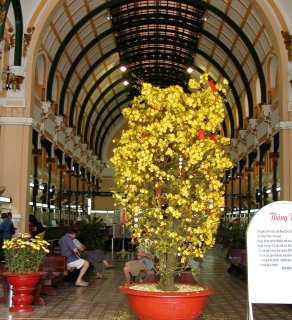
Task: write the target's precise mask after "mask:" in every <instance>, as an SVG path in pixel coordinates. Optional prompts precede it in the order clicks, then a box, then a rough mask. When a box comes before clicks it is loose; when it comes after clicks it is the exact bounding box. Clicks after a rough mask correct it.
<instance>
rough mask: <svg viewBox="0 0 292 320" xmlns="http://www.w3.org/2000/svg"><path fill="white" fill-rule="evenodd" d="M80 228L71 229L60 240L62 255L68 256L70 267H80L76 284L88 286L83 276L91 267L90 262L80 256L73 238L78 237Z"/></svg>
mask: <svg viewBox="0 0 292 320" xmlns="http://www.w3.org/2000/svg"><path fill="white" fill-rule="evenodd" d="M77 235H78V230H77V229H70V230H69V232H68V233H67V234H66V235H65V236H63V237H62V238H61V239H60V240H59V246H60V255H62V256H65V257H67V258H68V269H71V268H77V269H80V272H79V276H78V278H77V280H76V282H75V285H76V286H80V287H87V286H88V282H86V281H83V279H82V278H83V276H84V274H85V272H86V271H87V269H88V268H89V262H88V261H87V260H84V259H81V258H80V257H79V256H78V249H77V248H76V246H75V244H74V242H73V240H74V239H75V238H76V237H77Z"/></svg>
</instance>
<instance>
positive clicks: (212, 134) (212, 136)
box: [210, 133, 217, 144]
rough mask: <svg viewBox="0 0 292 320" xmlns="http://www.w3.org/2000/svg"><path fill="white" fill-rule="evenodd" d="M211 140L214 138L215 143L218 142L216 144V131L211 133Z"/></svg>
mask: <svg viewBox="0 0 292 320" xmlns="http://www.w3.org/2000/svg"><path fill="white" fill-rule="evenodd" d="M210 140H213V141H214V143H216V144H217V139H216V137H215V135H214V133H211V134H210Z"/></svg>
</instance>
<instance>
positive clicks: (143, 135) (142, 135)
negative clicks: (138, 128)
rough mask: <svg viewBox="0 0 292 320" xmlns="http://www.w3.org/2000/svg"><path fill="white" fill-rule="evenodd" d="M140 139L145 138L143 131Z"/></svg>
mask: <svg viewBox="0 0 292 320" xmlns="http://www.w3.org/2000/svg"><path fill="white" fill-rule="evenodd" d="M141 137H142V139H144V138H145V132H144V131H143V132H142V134H141Z"/></svg>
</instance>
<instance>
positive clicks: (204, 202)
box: [111, 74, 232, 290]
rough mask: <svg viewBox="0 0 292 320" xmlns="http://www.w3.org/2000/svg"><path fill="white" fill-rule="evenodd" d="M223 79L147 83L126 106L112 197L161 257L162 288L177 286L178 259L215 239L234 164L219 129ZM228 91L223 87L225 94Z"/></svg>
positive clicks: (192, 255)
mask: <svg viewBox="0 0 292 320" xmlns="http://www.w3.org/2000/svg"><path fill="white" fill-rule="evenodd" d="M224 84H227V82H226V81H224V82H223V84H216V87H215V85H214V84H213V83H212V87H211V86H210V85H209V80H208V75H207V74H204V75H202V76H201V77H200V79H199V80H198V81H196V80H193V79H192V80H190V82H189V89H190V92H188V93H187V92H184V90H183V89H182V88H181V87H179V86H170V87H168V88H163V89H162V88H159V87H155V86H152V85H151V84H149V83H143V84H142V89H141V94H140V95H139V96H137V97H135V98H134V100H133V102H132V104H131V106H130V107H128V108H125V109H124V110H123V115H124V116H125V117H126V118H127V120H128V129H127V130H125V131H123V133H122V136H121V138H120V139H119V141H117V142H115V143H116V146H115V148H114V155H113V157H112V159H111V162H112V164H113V168H114V169H115V175H116V189H115V190H114V196H115V199H116V205H117V206H118V207H119V208H123V210H124V211H125V214H126V223H127V224H128V225H129V226H131V227H132V228H133V229H134V231H135V233H136V235H137V236H138V237H139V236H140V235H141V233H142V231H143V230H145V231H146V233H147V237H146V239H145V240H143V241H145V242H146V243H148V244H149V245H151V246H152V250H153V251H154V253H155V255H156V257H157V264H156V269H157V272H158V273H159V275H160V288H161V289H162V290H175V285H174V275H175V273H176V270H177V267H178V264H179V263H180V264H187V263H188V260H189V259H190V258H196V257H203V256H204V254H205V252H206V249H207V248H208V247H212V246H213V244H214V241H215V240H214V235H215V233H216V231H217V227H218V224H219V222H220V214H221V211H220V208H221V207H222V201H223V200H222V196H223V194H222V182H221V181H220V178H221V177H222V175H223V172H224V171H225V170H226V169H228V168H230V167H231V166H232V163H231V161H230V160H229V158H228V157H227V155H226V152H225V150H226V146H227V145H228V144H229V139H228V138H225V137H223V136H221V135H220V130H221V124H222V121H223V118H224V106H223V98H222V95H224V93H225V90H226V89H225V88H224ZM221 93H222V94H221Z"/></svg>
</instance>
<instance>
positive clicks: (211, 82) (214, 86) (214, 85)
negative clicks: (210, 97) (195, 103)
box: [208, 79, 217, 92]
mask: <svg viewBox="0 0 292 320" xmlns="http://www.w3.org/2000/svg"><path fill="white" fill-rule="evenodd" d="M208 82H209V86H210V87H211V89H212V91H213V92H216V91H217V89H216V84H215V83H214V81H213V80H211V79H209V80H208Z"/></svg>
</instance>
